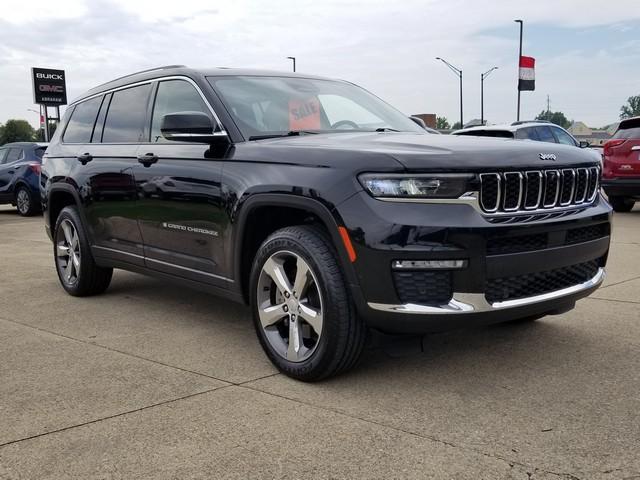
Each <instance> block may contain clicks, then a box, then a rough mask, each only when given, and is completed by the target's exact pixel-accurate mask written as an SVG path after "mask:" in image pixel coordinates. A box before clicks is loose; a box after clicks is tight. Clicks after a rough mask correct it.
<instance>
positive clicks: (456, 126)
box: [451, 122, 462, 130]
mask: <svg viewBox="0 0 640 480" xmlns="http://www.w3.org/2000/svg"><path fill="white" fill-rule="evenodd" d="M461 128H462V124H461V123H460V122H456V123H454V124H453V126H452V127H451V130H460V129H461Z"/></svg>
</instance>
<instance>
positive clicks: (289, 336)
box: [257, 251, 323, 363]
mask: <svg viewBox="0 0 640 480" xmlns="http://www.w3.org/2000/svg"><path fill="white" fill-rule="evenodd" d="M257 294H258V296H257V300H258V302H257V304H258V316H259V318H260V324H261V326H262V329H263V332H264V336H265V338H266V339H267V341H268V342H269V344H270V345H271V347H272V348H273V350H275V351H276V352H277V353H278V355H280V356H281V357H283V358H285V359H286V360H288V361H290V362H296V363H297V362H302V361H304V360H307V359H308V358H309V357H310V356H311V355H312V354H313V352H314V351H315V350H316V348H317V346H318V343H319V341H320V337H321V336H322V325H323V308H322V294H321V292H320V289H319V286H318V281H317V279H316V276H315V274H314V273H313V271H312V269H311V267H310V266H309V264H308V263H307V262H306V261H305V260H304V259H303V258H302V257H300V256H299V255H297V254H295V253H293V252H289V251H280V252H276V253H274V254H273V255H271V256H270V257H269V258H268V259H267V261H266V262H265V263H264V265H263V266H262V271H261V272H260V277H259V279H258V292H257Z"/></svg>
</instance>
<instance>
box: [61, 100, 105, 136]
mask: <svg viewBox="0 0 640 480" xmlns="http://www.w3.org/2000/svg"><path fill="white" fill-rule="evenodd" d="M101 102H102V97H96V98H92V99H90V100H87V101H85V102H82V103H79V104H77V105H76V108H74V109H73V113H72V114H71V118H70V119H69V123H68V125H67V129H66V130H65V131H64V136H63V137H62V141H63V142H65V143H89V142H90V141H91V134H92V133H93V125H94V124H95V122H96V115H98V109H99V108H100V103H101Z"/></svg>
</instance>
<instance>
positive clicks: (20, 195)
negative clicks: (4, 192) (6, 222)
mask: <svg viewBox="0 0 640 480" xmlns="http://www.w3.org/2000/svg"><path fill="white" fill-rule="evenodd" d="M15 202H16V208H17V209H18V213H19V214H20V215H22V216H23V217H31V216H33V215H35V214H36V213H38V212H39V211H40V208H39V207H40V206H39V205H38V204H37V202H36V201H35V199H34V198H33V194H32V193H31V192H30V191H29V189H28V188H27V187H25V186H20V187H18V189H17V190H16V196H15Z"/></svg>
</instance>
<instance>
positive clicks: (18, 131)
mask: <svg viewBox="0 0 640 480" xmlns="http://www.w3.org/2000/svg"><path fill="white" fill-rule="evenodd" d="M34 138H35V131H34V130H33V127H32V126H31V125H30V124H29V122H27V121H26V120H15V119H11V120H7V123H5V124H4V126H3V127H2V130H1V131H0V145H4V144H5V143H11V142H31V141H33V139H34Z"/></svg>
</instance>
